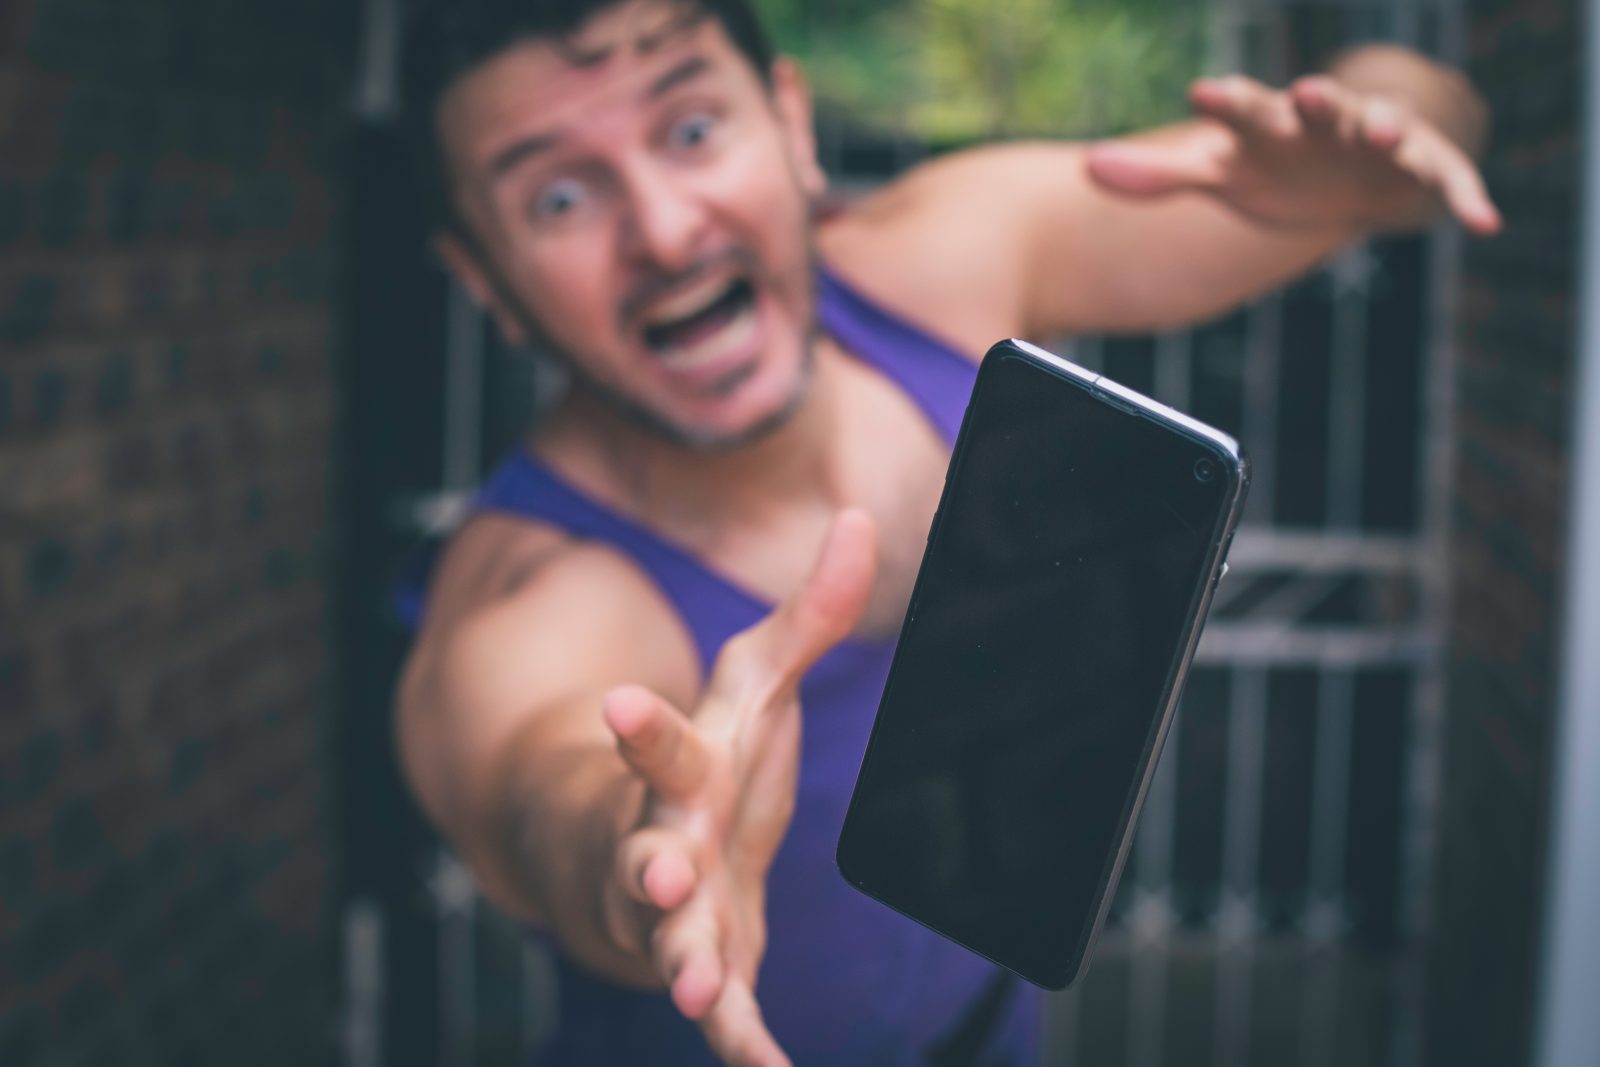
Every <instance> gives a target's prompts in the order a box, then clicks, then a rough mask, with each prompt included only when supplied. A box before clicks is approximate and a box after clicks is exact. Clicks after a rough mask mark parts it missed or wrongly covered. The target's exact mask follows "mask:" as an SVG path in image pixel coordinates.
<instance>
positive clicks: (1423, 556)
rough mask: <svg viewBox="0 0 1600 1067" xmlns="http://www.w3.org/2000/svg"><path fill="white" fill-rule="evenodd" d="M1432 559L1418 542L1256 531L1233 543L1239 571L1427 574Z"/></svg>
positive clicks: (1232, 553) (1244, 532)
mask: <svg viewBox="0 0 1600 1067" xmlns="http://www.w3.org/2000/svg"><path fill="white" fill-rule="evenodd" d="M1433 558H1434V557H1433V554H1432V552H1430V550H1429V548H1428V546H1426V545H1425V544H1421V543H1418V541H1417V539H1416V538H1414V537H1386V536H1365V535H1350V534H1348V533H1328V534H1323V533H1297V532H1293V531H1280V530H1273V529H1262V528H1260V527H1252V528H1249V529H1242V530H1240V531H1239V535H1238V536H1237V537H1235V538H1234V539H1233V547H1232V548H1231V549H1229V551H1228V560H1229V562H1230V563H1231V564H1232V565H1233V569H1234V570H1235V571H1239V570H1243V569H1246V568H1249V569H1252V570H1272V569H1280V570H1295V571H1311V572H1317V571H1352V570H1371V571H1417V572H1421V571H1423V570H1424V569H1425V568H1426V567H1427V566H1429V565H1430V563H1431V561H1432V559H1433Z"/></svg>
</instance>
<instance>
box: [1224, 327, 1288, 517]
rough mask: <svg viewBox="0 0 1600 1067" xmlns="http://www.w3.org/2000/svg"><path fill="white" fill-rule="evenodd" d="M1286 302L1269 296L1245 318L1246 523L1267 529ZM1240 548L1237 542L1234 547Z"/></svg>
mask: <svg viewBox="0 0 1600 1067" xmlns="http://www.w3.org/2000/svg"><path fill="white" fill-rule="evenodd" d="M1282 323H1283V302H1282V300H1281V299H1280V298H1279V297H1277V296H1269V297H1267V298H1266V299H1265V300H1263V301H1261V303H1259V304H1257V305H1256V306H1255V307H1254V308H1253V309H1251V311H1250V313H1249V315H1248V317H1247V318H1246V331H1247V332H1246V340H1245V346H1246V349H1245V372H1244V389H1245V397H1244V401H1245V403H1244V433H1243V435H1242V436H1243V439H1244V445H1245V447H1246V448H1248V449H1250V450H1251V453H1250V464H1251V467H1250V483H1251V484H1250V495H1249V496H1248V497H1247V498H1246V499H1245V516H1244V517H1245V521H1246V522H1249V523H1251V524H1253V525H1260V526H1267V525H1270V524H1271V522H1272V510H1273V503H1274V496H1275V491H1274V481H1275V479H1276V476H1277V469H1276V466H1275V464H1274V463H1273V445H1274V444H1275V443H1276V441H1277V436H1278V338H1279V337H1280V336H1281V335H1282V329H1281V327H1282ZM1234 547H1235V549H1237V547H1238V543H1237V540H1236V541H1235V545H1234Z"/></svg>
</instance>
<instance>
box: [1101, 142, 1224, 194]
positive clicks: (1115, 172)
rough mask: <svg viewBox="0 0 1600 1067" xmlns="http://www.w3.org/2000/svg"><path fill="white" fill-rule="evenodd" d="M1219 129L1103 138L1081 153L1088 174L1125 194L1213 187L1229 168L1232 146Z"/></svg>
mask: <svg viewBox="0 0 1600 1067" xmlns="http://www.w3.org/2000/svg"><path fill="white" fill-rule="evenodd" d="M1218 132H1220V131H1216V130H1205V129H1194V130H1189V131H1186V132H1185V134H1184V136H1182V137H1177V138H1171V139H1167V140H1163V141H1161V142H1159V143H1158V142H1149V141H1105V142H1102V143H1100V144H1097V145H1092V146H1090V148H1089V149H1088V151H1087V152H1086V153H1085V155H1084V165H1085V167H1086V168H1087V170H1088V172H1089V177H1091V178H1092V179H1094V181H1096V182H1097V183H1099V184H1100V185H1102V186H1104V187H1105V188H1107V189H1111V190H1113V191H1115V192H1118V193H1123V194H1125V195H1128V196H1165V195H1167V194H1169V193H1176V192H1180V191H1182V190H1185V189H1212V188H1215V187H1216V186H1217V185H1219V184H1220V183H1221V182H1222V180H1223V178H1224V176H1225V174H1226V171H1227V165H1226V161H1227V158H1228V154H1229V151H1230V146H1229V144H1228V143H1227V140H1226V138H1227V137H1228V136H1231V135H1227V134H1224V137H1223V138H1219V137H1217V136H1216V134H1217V133H1218Z"/></svg>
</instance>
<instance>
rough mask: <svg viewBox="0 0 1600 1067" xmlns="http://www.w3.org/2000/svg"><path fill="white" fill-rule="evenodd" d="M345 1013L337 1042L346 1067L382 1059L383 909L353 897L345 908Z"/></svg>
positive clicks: (373, 1065)
mask: <svg viewBox="0 0 1600 1067" xmlns="http://www.w3.org/2000/svg"><path fill="white" fill-rule="evenodd" d="M342 948H343V949H344V1012H343V1016H344V1018H343V1020H342V1025H341V1027H340V1045H341V1047H342V1048H343V1051H344V1063H345V1067H379V1064H381V1063H383V1062H384V1055H383V1027H384V1014H383V1012H384V1001H385V998H386V995H387V985H386V983H385V981H384V977H385V971H384V963H383V909H382V908H381V907H380V906H379V905H378V902H377V901H375V900H370V899H367V898H364V897H363V898H359V899H356V900H352V901H351V902H350V903H349V904H348V905H347V906H346V907H345V909H344V943H343V945H342Z"/></svg>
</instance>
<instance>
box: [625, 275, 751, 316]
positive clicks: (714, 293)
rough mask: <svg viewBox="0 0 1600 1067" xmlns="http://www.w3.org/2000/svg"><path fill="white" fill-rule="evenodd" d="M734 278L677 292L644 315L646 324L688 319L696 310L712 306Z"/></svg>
mask: <svg viewBox="0 0 1600 1067" xmlns="http://www.w3.org/2000/svg"><path fill="white" fill-rule="evenodd" d="M731 281H732V279H729V278H722V279H720V280H713V281H708V282H701V283H700V284H699V285H695V286H691V287H690V288H688V289H685V290H684V291H683V292H681V293H677V294H675V295H673V296H670V297H668V298H667V299H665V300H663V301H661V302H660V303H659V304H656V305H654V306H653V307H651V308H650V310H649V311H648V312H647V313H646V314H645V315H644V316H643V319H644V324H645V325H646V326H663V325H666V324H667V323H670V322H676V321H677V320H679V319H686V318H688V317H689V316H690V315H693V314H695V313H696V312H700V311H704V310H705V309H706V308H708V307H710V306H711V305H712V303H713V302H715V301H716V300H717V299H718V298H719V297H721V296H722V294H723V293H725V292H727V291H728V286H729V285H730V284H731Z"/></svg>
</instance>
